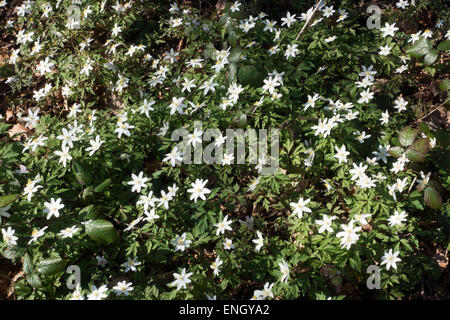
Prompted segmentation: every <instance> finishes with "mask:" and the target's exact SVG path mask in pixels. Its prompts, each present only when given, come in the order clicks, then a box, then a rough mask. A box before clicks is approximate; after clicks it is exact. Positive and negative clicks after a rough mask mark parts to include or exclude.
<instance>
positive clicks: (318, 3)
mask: <svg viewBox="0 0 450 320" xmlns="http://www.w3.org/2000/svg"><path fill="white" fill-rule="evenodd" d="M321 2H322V1H321V0H319V2H317V4H316V7H315V8H314V11H313V12H312V14H311V17H310V18H309V19H308V20H307V21H306V22H305V24H304V25H303V28H302V30H300V32H299V33H298V35H297V37H296V38H295V40H296V41H297V40H298V38H299V37H300V35H301V34H302V33H303V31H305V29H306V27H307V26H308V25H309V22H310V21H311V20H312V18H313V17H314V14H315V13H316V11H317V10H318V9H319V5H320V3H321ZM325 2H326V1H324V2H323V3H324V4H325Z"/></svg>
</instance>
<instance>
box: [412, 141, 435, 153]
mask: <svg viewBox="0 0 450 320" xmlns="http://www.w3.org/2000/svg"><path fill="white" fill-rule="evenodd" d="M409 148H410V149H414V150H416V151H418V152H420V153H422V154H424V155H425V154H427V153H428V151H429V150H430V140H429V139H428V138H420V139H416V141H414V143H413V144H412V145H410V146H409Z"/></svg>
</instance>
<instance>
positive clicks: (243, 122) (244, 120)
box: [239, 113, 247, 129]
mask: <svg viewBox="0 0 450 320" xmlns="http://www.w3.org/2000/svg"><path fill="white" fill-rule="evenodd" d="M246 126H247V115H246V114H245V113H243V114H242V115H241V117H240V119H239V128H241V129H244V128H245V127H246Z"/></svg>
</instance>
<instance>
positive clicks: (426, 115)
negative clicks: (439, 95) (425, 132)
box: [414, 99, 450, 123]
mask: <svg viewBox="0 0 450 320" xmlns="http://www.w3.org/2000/svg"><path fill="white" fill-rule="evenodd" d="M449 101H450V99H447V100H445V101H444V102H443V103H442V104H440V105H439V106H437V107H436V108H434V109H433V110H431V111H430V112H428V113H427V114H426V115H424V116H423V117H422V118H420V119H417V120H416V121H415V122H414V123H417V122H419V121H420V120H422V119H424V118H426V117H428V116H429V115H430V114H432V113H433V112H435V111H436V110H437V109H439V108H440V107H442V106H443V105H444V104H446V103H447V102H449Z"/></svg>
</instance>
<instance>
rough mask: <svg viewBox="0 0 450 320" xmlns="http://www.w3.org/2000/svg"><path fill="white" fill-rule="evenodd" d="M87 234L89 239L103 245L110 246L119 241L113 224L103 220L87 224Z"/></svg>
mask: <svg viewBox="0 0 450 320" xmlns="http://www.w3.org/2000/svg"><path fill="white" fill-rule="evenodd" d="M86 233H87V235H88V236H89V238H91V239H92V240H94V241H96V242H98V243H101V244H110V243H113V242H116V241H118V240H119V235H118V234H117V231H116V229H115V228H114V226H113V224H112V223H111V222H109V221H106V220H103V219H98V220H94V221H91V222H89V223H88V224H86Z"/></svg>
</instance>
